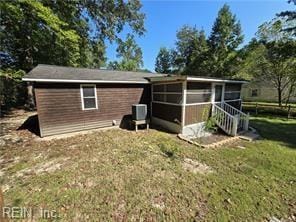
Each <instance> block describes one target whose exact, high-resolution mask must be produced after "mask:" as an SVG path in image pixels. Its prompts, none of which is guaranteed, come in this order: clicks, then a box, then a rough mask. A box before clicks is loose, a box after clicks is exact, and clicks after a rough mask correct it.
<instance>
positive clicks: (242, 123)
mask: <svg viewBox="0 0 296 222" xmlns="http://www.w3.org/2000/svg"><path fill="white" fill-rule="evenodd" d="M220 107H221V108H222V109H223V110H225V111H226V112H227V113H229V114H230V115H232V116H237V117H238V129H240V130H248V129H249V118H250V117H249V114H245V113H243V112H242V111H240V110H239V109H237V108H235V107H233V106H231V105H229V104H227V103H225V102H223V103H220Z"/></svg>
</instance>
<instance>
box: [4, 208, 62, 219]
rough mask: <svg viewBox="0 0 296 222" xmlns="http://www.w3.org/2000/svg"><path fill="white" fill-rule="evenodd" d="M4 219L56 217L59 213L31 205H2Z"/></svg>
mask: <svg viewBox="0 0 296 222" xmlns="http://www.w3.org/2000/svg"><path fill="white" fill-rule="evenodd" d="M1 216H2V217H3V218H4V219H5V218H6V219H37V218H40V219H57V218H59V215H58V213H57V211H56V210H48V209H44V208H31V207H9V206H5V207H2V215H1Z"/></svg>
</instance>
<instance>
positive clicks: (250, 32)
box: [107, 0, 295, 72]
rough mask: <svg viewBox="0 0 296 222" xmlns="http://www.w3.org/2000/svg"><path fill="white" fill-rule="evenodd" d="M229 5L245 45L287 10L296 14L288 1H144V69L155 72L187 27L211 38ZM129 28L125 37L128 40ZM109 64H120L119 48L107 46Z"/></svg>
mask: <svg viewBox="0 0 296 222" xmlns="http://www.w3.org/2000/svg"><path fill="white" fill-rule="evenodd" d="M224 3H227V4H228V5H229V6H230V9H231V11H232V13H234V14H235V15H236V17H237V19H238V20H239V21H240V23H241V26H242V31H243V34H244V42H243V44H242V46H243V45H244V44H247V43H248V42H249V41H250V40H251V38H252V37H254V35H255V33H256V31H257V28H258V26H259V25H261V24H263V23H264V22H266V21H270V20H271V19H273V18H274V17H275V16H276V13H279V12H281V11H284V10H291V9H293V10H295V6H294V5H292V4H288V3H287V1H286V0H233V1H221V0H208V1H205V0H204V1H200V0H195V1H181V0H175V1H171V0H162V1H156V0H146V1H142V5H143V7H142V9H141V11H142V12H143V13H145V14H146V18H145V29H146V33H145V34H144V36H141V37H136V38H135V39H136V42H137V44H138V45H139V46H140V47H141V49H142V52H143V61H144V66H143V68H146V69H149V70H150V71H153V72H154V65H155V58H156V56H157V54H158V51H159V48H160V47H168V48H174V46H175V41H176V31H177V30H178V29H180V28H181V27H182V26H183V25H185V24H187V25H191V26H196V27H197V28H198V29H204V30H205V32H206V34H207V35H209V34H210V32H211V29H212V25H213V23H214V21H215V19H216V17H217V14H218V11H219V9H220V8H221V7H222V6H223V4H224ZM128 32H130V29H129V28H127V29H125V30H124V31H123V33H121V35H120V36H121V37H123V38H125V36H126V33H128ZM107 58H108V61H113V60H116V59H117V58H116V44H110V43H107Z"/></svg>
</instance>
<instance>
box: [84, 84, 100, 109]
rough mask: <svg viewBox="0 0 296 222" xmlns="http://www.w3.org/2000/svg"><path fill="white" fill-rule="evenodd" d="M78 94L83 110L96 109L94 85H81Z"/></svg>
mask: <svg viewBox="0 0 296 222" xmlns="http://www.w3.org/2000/svg"><path fill="white" fill-rule="evenodd" d="M80 93H81V102H82V109H83V110H88V109H97V108H98V104H97V91H96V85H81V86H80Z"/></svg>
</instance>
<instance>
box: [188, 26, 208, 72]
mask: <svg viewBox="0 0 296 222" xmlns="http://www.w3.org/2000/svg"><path fill="white" fill-rule="evenodd" d="M192 48H193V51H192V54H191V56H190V62H189V64H188V65H187V66H186V68H185V70H184V73H185V74H190V75H207V74H208V72H209V70H208V69H207V59H208V50H209V47H208V43H207V39H206V35H205V32H204V31H203V30H201V31H199V32H198V37H197V39H196V40H195V41H194V46H193V47H192Z"/></svg>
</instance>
